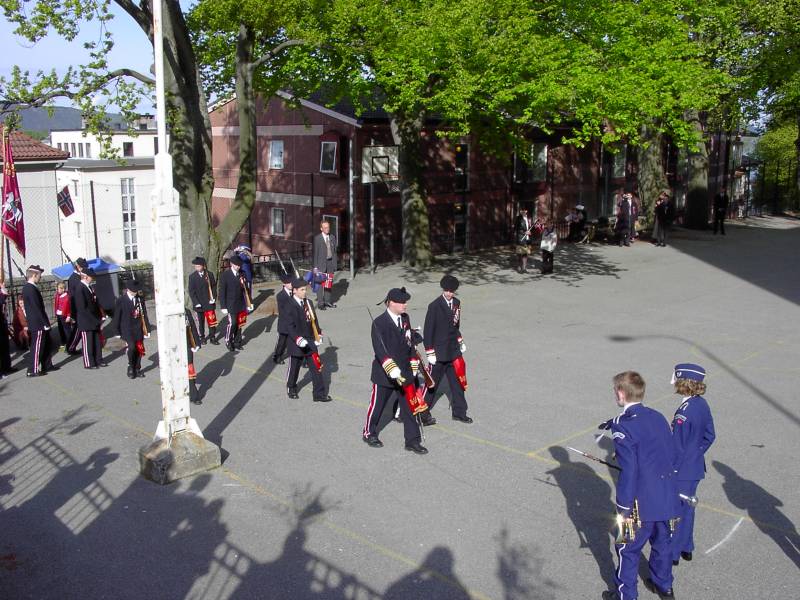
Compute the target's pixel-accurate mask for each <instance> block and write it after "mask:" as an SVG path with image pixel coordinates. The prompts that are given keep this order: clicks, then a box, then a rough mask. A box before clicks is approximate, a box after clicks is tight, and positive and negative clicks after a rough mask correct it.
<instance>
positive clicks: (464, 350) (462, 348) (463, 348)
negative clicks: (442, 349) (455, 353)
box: [459, 342, 467, 353]
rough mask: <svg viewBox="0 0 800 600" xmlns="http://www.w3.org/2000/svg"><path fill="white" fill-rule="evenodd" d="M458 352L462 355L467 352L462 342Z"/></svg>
mask: <svg viewBox="0 0 800 600" xmlns="http://www.w3.org/2000/svg"><path fill="white" fill-rule="evenodd" d="M459 350H461V352H462V353H464V352H466V351H467V345H466V344H465V343H464V342H461V346H459Z"/></svg>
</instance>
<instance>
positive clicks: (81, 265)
mask: <svg viewBox="0 0 800 600" xmlns="http://www.w3.org/2000/svg"><path fill="white" fill-rule="evenodd" d="M72 266H73V269H72V274H71V275H70V276H69V279H67V293H69V308H70V318H71V319H73V320H75V319H76V315H77V314H78V309H77V307H76V305H75V297H76V295H77V294H78V292H79V291H80V286H81V273H82V272H83V270H84V269H88V268H89V263H87V262H86V259H85V258H79V259H77V260H76V261H75V263H74V264H73V265H72ZM80 341H81V332H80V331H79V330H78V328H77V327H75V326H73V327H72V334H71V337H70V339H69V340H67V344H66V351H67V354H78V353H79V352H78V343H79V342H80Z"/></svg>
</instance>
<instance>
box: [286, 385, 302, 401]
mask: <svg viewBox="0 0 800 600" xmlns="http://www.w3.org/2000/svg"><path fill="white" fill-rule="evenodd" d="M286 395H287V396H289V398H291V399H292V400H297V399H298V398H299V397H300V396H299V395H298V394H297V390H296V389H292V388H289V389H288V390H286Z"/></svg>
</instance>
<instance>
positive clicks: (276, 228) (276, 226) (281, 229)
mask: <svg viewBox="0 0 800 600" xmlns="http://www.w3.org/2000/svg"><path fill="white" fill-rule="evenodd" d="M285 216H286V212H285V211H284V209H282V208H273V209H272V219H271V220H270V233H271V234H272V235H283V234H284V233H286V226H285V223H284V217H285Z"/></svg>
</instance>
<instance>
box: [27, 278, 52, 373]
mask: <svg viewBox="0 0 800 600" xmlns="http://www.w3.org/2000/svg"><path fill="white" fill-rule="evenodd" d="M42 273H44V269H42V268H41V267H40V266H39V265H31V266H29V267H28V268H27V270H26V271H25V277H26V278H27V279H28V281H27V282H26V283H25V285H23V286H22V300H23V302H24V306H25V317H26V318H27V319H28V333H29V334H30V340H31V350H30V353H29V354H28V372H27V375H28V377H36V376H37V375H44V374H45V373H47V371H48V364H49V362H50V319H49V318H48V317H47V312H45V309H44V300H42V293H41V292H40V291H39V281H41V279H42Z"/></svg>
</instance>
